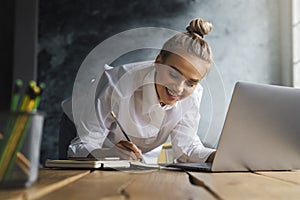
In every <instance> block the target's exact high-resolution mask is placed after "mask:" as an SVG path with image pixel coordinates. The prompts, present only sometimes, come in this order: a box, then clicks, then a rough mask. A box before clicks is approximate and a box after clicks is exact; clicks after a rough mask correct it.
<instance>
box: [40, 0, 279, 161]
mask: <svg viewBox="0 0 300 200" xmlns="http://www.w3.org/2000/svg"><path fill="white" fill-rule="evenodd" d="M195 17H203V18H205V19H207V20H209V21H211V22H212V23H213V24H214V29H213V32H212V33H211V34H210V35H209V36H208V37H207V40H208V42H209V43H210V44H211V46H212V49H213V53H214V60H215V63H216V65H217V69H218V70H219V73H220V75H221V76H222V81H223V82H224V85H225V93H226V95H227V97H226V103H228V100H229V98H230V95H231V92H232V89H233V85H234V83H235V82H236V81H237V80H246V81H254V82H261V83H280V67H279V66H280V59H279V54H280V52H279V50H280V49H279V42H278V40H279V33H278V32H279V29H278V23H279V11H278V1H277V0H251V1H246V0H227V1H222V0H164V1H159V0H154V1H146V0H145V1H141V0H127V1H124V0H119V1H99V0H89V1H86V0H76V1H72V0H53V1H46V0H40V12H39V54H38V79H39V80H40V81H44V82H45V83H46V84H47V88H46V90H45V92H44V94H43V97H42V102H41V105H40V110H43V111H45V112H46V113H47V118H46V122H45V127H44V135H43V143H42V156H41V161H42V162H44V160H45V159H46V158H56V157H57V140H58V122H59V118H60V116H61V114H62V111H61V108H60V102H61V101H62V100H63V99H64V98H66V97H68V96H70V95H71V92H72V86H73V82H74V80H75V76H76V72H77V70H78V68H79V66H80V64H81V62H82V61H83V59H84V58H85V56H86V55H87V54H88V53H89V52H90V51H91V50H92V49H93V48H94V47H95V46H96V45H97V44H99V43H100V42H101V41H103V40H104V39H106V38H108V37H110V36H112V35H114V34H117V33H119V32H121V31H125V30H127V29H131V28H138V27H145V26H152V27H153V26H154V27H165V28H170V29H173V30H177V31H184V29H185V27H186V25H187V23H188V22H189V21H190V20H191V19H192V18H195ZM154 58H155V53H153V52H150V51H147V50H145V51H141V52H139V53H138V54H135V55H134V56H129V57H125V58H122V59H121V61H120V62H126V61H128V62H129V61H133V60H142V59H154ZM116 62H117V61H116ZM204 97H205V99H204V100H203V102H202V103H203V108H202V109H201V112H202V119H203V120H202V122H201V123H200V129H199V135H200V136H201V137H202V138H203V139H205V141H206V143H208V144H210V145H215V143H214V141H216V140H217V136H218V133H214V134H213V136H211V137H210V136H208V138H207V137H206V135H205V133H204V134H203V133H202V132H207V127H208V126H209V123H210V121H209V119H210V118H211V116H210V115H209V114H206V113H209V109H211V107H209V106H208V105H209V103H208V102H209V100H207V99H208V97H209V95H208V94H207V93H205V95H204Z"/></svg>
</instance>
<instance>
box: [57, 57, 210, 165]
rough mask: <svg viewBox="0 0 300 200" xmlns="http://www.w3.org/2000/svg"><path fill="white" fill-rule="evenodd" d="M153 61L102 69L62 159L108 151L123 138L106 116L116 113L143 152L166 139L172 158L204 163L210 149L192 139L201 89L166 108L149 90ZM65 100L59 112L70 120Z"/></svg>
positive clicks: (197, 88)
mask: <svg viewBox="0 0 300 200" xmlns="http://www.w3.org/2000/svg"><path fill="white" fill-rule="evenodd" d="M154 65H155V63H153V61H147V62H139V63H132V64H127V65H123V66H120V67H110V66H108V65H106V66H105V71H104V73H103V75H102V78H101V80H100V82H99V88H98V91H99V92H97V94H96V97H97V98H96V100H95V104H96V106H95V107H94V109H96V115H97V117H95V115H92V114H91V109H92V108H93V106H84V105H80V106H78V108H76V109H80V111H79V112H80V117H79V120H76V121H77V122H76V123H75V126H76V128H77V132H78V136H77V137H76V138H75V139H73V140H72V142H71V144H70V146H69V151H68V156H70V157H72V156H76V157H82V156H84V157H85V156H87V155H88V153H90V152H91V151H92V150H94V149H96V148H103V147H111V146H113V145H114V144H116V143H118V142H119V141H121V140H126V139H125V137H124V135H123V134H122V132H121V130H120V128H119V127H118V126H117V125H116V122H115V121H114V119H113V118H112V116H111V115H110V112H111V111H114V113H115V114H116V115H117V118H118V120H119V122H120V124H122V126H123V129H124V130H125V132H126V133H127V134H128V136H129V137H130V139H131V141H132V142H133V143H134V144H135V145H136V146H137V147H138V148H140V149H141V150H142V152H143V153H147V152H149V151H151V150H153V149H155V148H156V147H158V146H160V145H162V144H163V143H165V142H166V141H167V139H168V138H169V136H170V138H171V142H172V148H173V152H174V155H175V159H178V160H179V161H182V162H205V161H206V159H207V158H208V157H209V155H210V153H211V152H212V151H214V150H213V149H210V148H206V147H204V146H203V144H202V142H201V141H200V139H199V137H198V135H197V129H198V124H199V120H200V113H199V107H200V101H201V97H202V91H203V88H202V86H201V85H200V84H198V85H197V87H196V89H195V91H194V92H193V93H192V94H191V95H190V96H188V97H186V98H184V99H183V100H181V101H178V102H176V103H175V104H174V105H172V106H168V105H166V106H163V107H162V106H161V105H160V103H159V101H158V97H157V93H156V90H155V84H154V79H155V67H154ZM71 104H72V103H71V100H67V101H64V102H63V103H62V107H63V110H64V112H65V113H66V114H67V115H68V116H69V118H70V119H73V116H72V109H71V107H72V106H70V105H71Z"/></svg>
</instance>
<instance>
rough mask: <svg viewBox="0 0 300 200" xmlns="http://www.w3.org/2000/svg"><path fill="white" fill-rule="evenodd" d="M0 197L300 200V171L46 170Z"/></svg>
mask: <svg viewBox="0 0 300 200" xmlns="http://www.w3.org/2000/svg"><path fill="white" fill-rule="evenodd" d="M0 199H1V200H4V199H55V200H56V199H57V200H59V199H72V200H73V199H74V200H75V199H85V200H90V199H205V200H206V199H208V200H209V199H230V200H231V199H264V200H265V199H272V200H273V199H297V200H298V199H300V171H293V172H259V173H201V172H183V171H166V170H149V171H129V172H124V171H100V170H96V171H89V170H51V169H42V170H40V173H39V179H38V181H37V182H36V183H35V184H33V185H32V186H31V187H29V188H26V189H14V190H0Z"/></svg>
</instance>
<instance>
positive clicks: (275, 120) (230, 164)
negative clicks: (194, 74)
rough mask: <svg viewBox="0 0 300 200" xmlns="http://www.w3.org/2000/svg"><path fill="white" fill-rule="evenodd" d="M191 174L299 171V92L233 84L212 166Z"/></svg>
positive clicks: (193, 167)
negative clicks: (199, 172)
mask: <svg viewBox="0 0 300 200" xmlns="http://www.w3.org/2000/svg"><path fill="white" fill-rule="evenodd" d="M169 166H170V167H180V168H183V169H186V170H195V171H214V172H218V171H265V170H294V169H300V89H295V88H290V87H283V86H274V85H265V84H254V83H246V82H237V83H236V85H235V88H234V91H233V95H232V99H231V102H230V105H229V108H228V112H227V115H226V119H225V123H224V127H223V130H222V134H221V136H220V139H219V143H218V147H217V153H216V156H215V159H214V162H213V163H212V164H208V165H207V164H199V163H176V164H172V165H169Z"/></svg>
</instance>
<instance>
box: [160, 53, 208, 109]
mask: <svg viewBox="0 0 300 200" xmlns="http://www.w3.org/2000/svg"><path fill="white" fill-rule="evenodd" d="M193 59H195V58H193ZM197 61H198V58H197ZM155 63H156V77H155V88H156V92H157V95H158V99H159V102H160V103H162V104H166V105H172V104H174V103H175V102H176V101H179V100H181V99H183V98H185V97H187V96H189V95H190V94H192V93H193V92H194V90H195V89H196V86H197V84H198V82H199V81H200V80H201V79H202V78H203V77H204V75H205V74H206V71H207V67H208V66H207V65H205V64H204V63H202V65H203V66H199V65H198V66H197V67H194V66H193V65H192V64H191V63H201V62H189V61H188V60H186V59H184V58H183V57H181V56H178V55H176V54H173V53H170V54H169V55H168V56H167V58H166V59H165V60H164V61H163V60H162V57H161V55H158V57H157V58H156V61H155Z"/></svg>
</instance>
